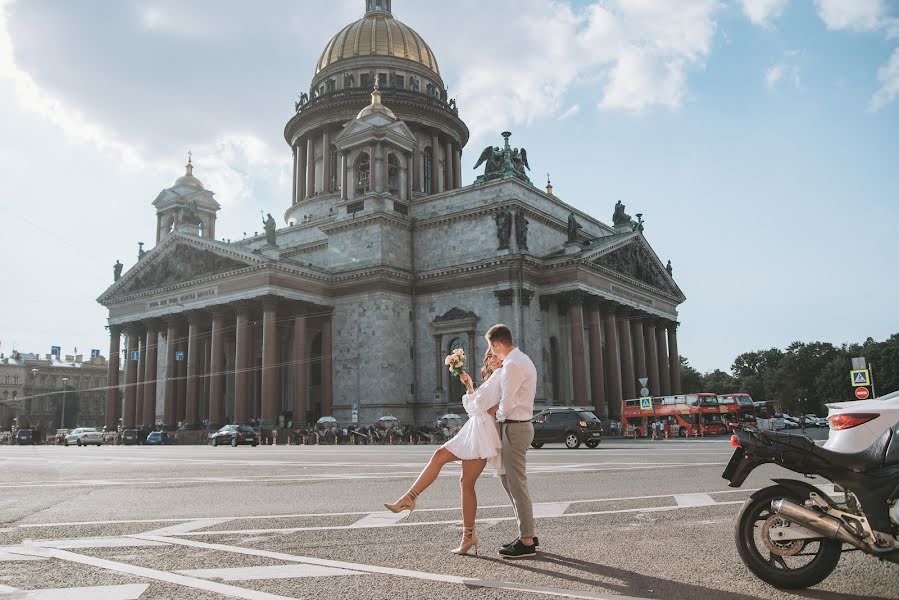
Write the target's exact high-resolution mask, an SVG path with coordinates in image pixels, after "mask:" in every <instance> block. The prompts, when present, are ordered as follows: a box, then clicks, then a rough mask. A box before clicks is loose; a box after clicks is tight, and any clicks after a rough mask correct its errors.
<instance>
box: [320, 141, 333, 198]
mask: <svg viewBox="0 0 899 600" xmlns="http://www.w3.org/2000/svg"><path fill="white" fill-rule="evenodd" d="M332 191H334V190H332V189H331V134H330V133H329V132H328V130H327V129H325V130H324V131H323V132H322V193H328V192H332Z"/></svg>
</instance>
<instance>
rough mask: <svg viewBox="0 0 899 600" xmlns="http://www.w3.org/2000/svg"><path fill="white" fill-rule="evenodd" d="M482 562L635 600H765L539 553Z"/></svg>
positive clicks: (869, 599)
mask: <svg viewBox="0 0 899 600" xmlns="http://www.w3.org/2000/svg"><path fill="white" fill-rule="evenodd" d="M479 558H480V559H481V560H486V561H492V562H497V563H502V564H503V565H506V566H511V567H517V568H519V569H522V570H524V571H530V572H532V573H537V574H540V575H546V576H550V577H554V578H557V579H565V580H567V581H571V582H574V583H582V584H586V585H590V586H596V587H600V588H603V589H607V590H609V591H612V592H617V593H618V594H621V595H624V596H630V597H636V598H653V599H658V598H690V599H692V600H700V599H702V598H708V599H714V600H759V598H766V597H767V596H750V595H747V594H741V593H737V592H726V591H723V590H719V589H715V588H707V587H703V586H701V585H693V584H689V583H681V582H678V581H670V580H668V579H660V578H658V577H651V576H649V575H642V574H640V573H634V572H633V571H626V570H624V569H618V568H615V567H608V566H605V565H601V564H597V563H591V562H586V561H583V560H578V559H576V558H569V557H566V556H561V555H559V554H553V553H550V552H540V553H539V554H538V555H537V556H536V557H534V558H528V559H523V560H517V561H510V560H503V559H502V558H492V557H479ZM538 565H545V566H546V567H547V568H541V567H540V566H538ZM558 567H566V568H568V569H576V570H579V571H583V572H585V573H589V574H591V575H595V576H598V577H602V578H604V579H617V580H620V581H622V582H624V583H623V584H618V583H612V582H609V581H605V580H597V579H594V578H592V577H578V576H576V575H569V574H565V573H561V572H559V570H558ZM792 593H795V594H797V595H800V596H805V597H807V598H814V599H816V600H855V599H858V598H860V596H854V595H851V594H841V593H838V592H827V591H823V590H820V591H819V590H802V591H798V592H792ZM865 600H887V599H883V598H874V597H873V596H866V597H865Z"/></svg>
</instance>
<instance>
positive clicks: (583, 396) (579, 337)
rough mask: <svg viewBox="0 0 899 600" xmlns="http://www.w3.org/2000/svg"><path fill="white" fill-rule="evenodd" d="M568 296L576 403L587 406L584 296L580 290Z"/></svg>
mask: <svg viewBox="0 0 899 600" xmlns="http://www.w3.org/2000/svg"><path fill="white" fill-rule="evenodd" d="M567 296H568V322H569V325H570V326H571V377H572V383H573V384H574V385H573V388H574V404H575V405H576V406H587V372H586V369H585V368H584V302H583V300H584V298H583V295H582V294H580V293H578V292H573V293H570V294H567Z"/></svg>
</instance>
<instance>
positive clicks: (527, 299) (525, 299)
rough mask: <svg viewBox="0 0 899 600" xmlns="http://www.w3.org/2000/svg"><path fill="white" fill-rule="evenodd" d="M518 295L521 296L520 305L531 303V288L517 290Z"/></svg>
mask: <svg viewBox="0 0 899 600" xmlns="http://www.w3.org/2000/svg"><path fill="white" fill-rule="evenodd" d="M519 295H520V296H521V305H522V306H530V305H531V298H533V297H534V291H533V290H526V289H524V288H522V289H521V290H519Z"/></svg>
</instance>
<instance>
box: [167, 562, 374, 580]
mask: <svg viewBox="0 0 899 600" xmlns="http://www.w3.org/2000/svg"><path fill="white" fill-rule="evenodd" d="M175 573H180V574H181V575H188V576H190V577H200V578H202V579H221V580H223V581H252V580H254V579H265V580H270V579H299V578H301V577H334V576H341V575H367V573H363V572H362V571H349V570H347V569H335V568H333V567H321V566H318V565H297V564H293V565H272V566H268V567H235V568H231V569H193V570H187V571H175Z"/></svg>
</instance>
